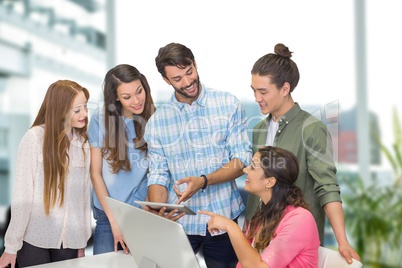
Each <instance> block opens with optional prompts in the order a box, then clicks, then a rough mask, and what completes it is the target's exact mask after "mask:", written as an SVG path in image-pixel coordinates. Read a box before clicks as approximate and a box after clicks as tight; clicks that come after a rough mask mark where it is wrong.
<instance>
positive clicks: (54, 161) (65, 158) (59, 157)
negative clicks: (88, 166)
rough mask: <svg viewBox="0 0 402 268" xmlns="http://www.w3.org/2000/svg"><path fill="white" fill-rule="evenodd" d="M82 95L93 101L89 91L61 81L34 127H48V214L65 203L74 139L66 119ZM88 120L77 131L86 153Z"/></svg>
mask: <svg viewBox="0 0 402 268" xmlns="http://www.w3.org/2000/svg"><path fill="white" fill-rule="evenodd" d="M79 92H84V95H85V97H86V99H87V100H88V99H89V92H88V90H87V89H86V88H84V87H82V86H80V85H79V84H77V83H76V82H74V81H70V80H59V81H57V82H54V83H53V84H51V85H50V86H49V88H48V90H47V92H46V95H45V98H44V100H43V102H42V105H41V107H40V109H39V112H38V115H37V116H36V119H35V121H34V122H33V124H32V126H31V127H34V126H40V125H44V128H45V134H44V139H43V140H44V142H43V170H44V192H43V203H44V207H45V213H46V215H49V211H50V208H52V207H54V206H55V205H56V203H57V201H58V198H59V206H62V205H63V203H64V187H65V178H66V174H67V173H68V166H69V161H70V159H69V155H68V149H69V147H70V140H69V139H68V137H67V131H68V129H66V125H69V124H70V122H66V120H69V118H68V117H67V115H68V113H69V112H70V110H71V106H72V105H73V102H74V99H75V97H76V96H77V95H78V93H79ZM85 120H86V124H85V127H83V128H77V129H75V131H76V133H78V134H79V135H80V136H81V137H82V138H83V143H82V146H83V147H82V150H83V152H84V144H85V142H86V141H87V140H88V137H87V124H88V118H86V119H85ZM84 157H85V154H84Z"/></svg>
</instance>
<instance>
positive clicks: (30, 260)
mask: <svg viewBox="0 0 402 268" xmlns="http://www.w3.org/2000/svg"><path fill="white" fill-rule="evenodd" d="M77 257H78V249H70V248H60V249H53V248H39V247H35V246H33V245H31V244H29V243H27V242H25V241H24V242H23V244H22V248H21V249H20V250H19V251H18V252H17V261H18V265H19V267H26V266H33V265H39V264H45V263H49V262H56V261H64V260H69V259H74V258H77Z"/></svg>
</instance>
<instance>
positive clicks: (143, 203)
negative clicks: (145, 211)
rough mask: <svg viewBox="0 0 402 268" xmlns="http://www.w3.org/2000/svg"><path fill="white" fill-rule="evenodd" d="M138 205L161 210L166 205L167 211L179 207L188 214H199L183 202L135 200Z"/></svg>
mask: <svg viewBox="0 0 402 268" xmlns="http://www.w3.org/2000/svg"><path fill="white" fill-rule="evenodd" d="M134 202H135V203H137V204H138V205H140V206H142V207H145V206H149V207H150V208H152V209H156V210H160V209H161V208H163V207H166V212H170V211H172V210H175V209H177V210H178V212H179V213H180V212H186V214H187V215H197V213H195V212H194V211H192V210H191V209H189V208H188V207H186V206H185V205H182V204H169V203H158V202H148V201H134Z"/></svg>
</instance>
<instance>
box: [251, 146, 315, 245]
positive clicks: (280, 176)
mask: <svg viewBox="0 0 402 268" xmlns="http://www.w3.org/2000/svg"><path fill="white" fill-rule="evenodd" d="M258 152H259V153H260V155H261V159H260V160H261V168H262V169H263V170H264V177H266V178H270V177H275V179H276V183H275V185H274V186H273V187H272V197H271V199H270V200H269V201H268V203H267V204H264V203H263V202H262V201H260V204H259V207H258V209H257V212H256V214H255V215H254V216H253V217H252V218H251V222H250V230H249V232H248V234H247V239H252V238H253V237H254V236H255V240H254V247H255V248H256V249H257V250H260V251H261V250H263V249H265V248H266V247H267V246H268V244H269V242H270V241H271V240H272V238H273V236H274V233H275V229H276V227H277V226H278V224H279V222H280V221H281V219H282V217H283V213H284V212H285V209H286V207H287V206H289V205H291V206H295V207H299V206H300V207H303V208H306V209H308V205H307V203H306V202H305V200H304V197H303V193H302V191H301V190H300V188H298V187H297V186H295V185H294V182H295V181H296V179H297V176H298V175H299V163H298V161H297V158H296V156H295V155H294V154H293V153H291V152H289V151H287V150H284V149H281V148H279V147H272V146H264V147H261V148H259V149H258ZM257 229H258V231H257Z"/></svg>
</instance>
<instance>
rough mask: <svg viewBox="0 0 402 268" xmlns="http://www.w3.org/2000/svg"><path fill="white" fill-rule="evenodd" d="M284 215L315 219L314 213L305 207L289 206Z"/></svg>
mask: <svg viewBox="0 0 402 268" xmlns="http://www.w3.org/2000/svg"><path fill="white" fill-rule="evenodd" d="M284 217H288V218H290V217H297V218H300V219H301V218H311V219H313V220H314V217H313V214H311V212H310V211H309V210H308V209H305V208H303V207H300V206H299V207H295V206H287V207H286V210H285V216H284Z"/></svg>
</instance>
